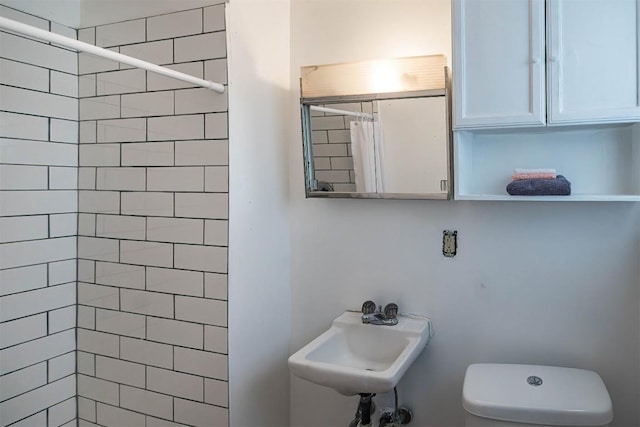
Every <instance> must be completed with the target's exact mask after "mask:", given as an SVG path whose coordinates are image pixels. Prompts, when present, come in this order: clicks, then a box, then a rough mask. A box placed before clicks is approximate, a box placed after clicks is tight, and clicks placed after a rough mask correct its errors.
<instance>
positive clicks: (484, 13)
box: [453, 0, 545, 129]
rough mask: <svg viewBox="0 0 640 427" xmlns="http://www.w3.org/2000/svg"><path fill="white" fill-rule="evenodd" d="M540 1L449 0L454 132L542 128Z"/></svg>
mask: <svg viewBox="0 0 640 427" xmlns="http://www.w3.org/2000/svg"><path fill="white" fill-rule="evenodd" d="M544 52H545V50H544V1H543V0H454V2H453V84H454V86H453V91H454V127H455V128H456V129H464V128H481V127H505V126H536V125H544V124H545V74H544V59H545V58H544V56H545V55H544Z"/></svg>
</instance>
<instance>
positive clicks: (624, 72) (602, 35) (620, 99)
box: [547, 0, 640, 124]
mask: <svg viewBox="0 0 640 427" xmlns="http://www.w3.org/2000/svg"><path fill="white" fill-rule="evenodd" d="M638 9H639V5H638V1H637V0H615V1H611V0H579V1H577V0H547V52H548V61H547V76H548V98H549V102H548V109H547V115H548V122H549V124H569V123H604V122H630V121H638V120H640V103H639V101H640V99H639V91H638V81H639V80H638V78H639V75H638V52H639V50H638V48H639V43H638V36H639V35H640V32H639V31H638V29H639V26H638V22H639V19H638V16H639V15H638V13H639V10H638Z"/></svg>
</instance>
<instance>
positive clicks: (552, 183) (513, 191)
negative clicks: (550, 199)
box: [507, 175, 571, 196]
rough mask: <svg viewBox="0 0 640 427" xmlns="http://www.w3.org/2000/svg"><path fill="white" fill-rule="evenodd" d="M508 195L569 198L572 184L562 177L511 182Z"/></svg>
mask: <svg viewBox="0 0 640 427" xmlns="http://www.w3.org/2000/svg"><path fill="white" fill-rule="evenodd" d="M507 193H509V194H510V195H512V196H568V195H570V194H571V183H570V182H569V181H568V180H567V178H565V177H564V176H562V175H558V176H557V177H556V179H522V180H518V181H511V182H510V183H509V185H507Z"/></svg>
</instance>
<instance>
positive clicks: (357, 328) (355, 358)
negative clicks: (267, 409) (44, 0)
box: [289, 311, 431, 396]
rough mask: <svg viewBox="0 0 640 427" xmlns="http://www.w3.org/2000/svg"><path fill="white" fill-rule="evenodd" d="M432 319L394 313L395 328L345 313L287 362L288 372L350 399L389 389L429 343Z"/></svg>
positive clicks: (391, 388) (356, 313)
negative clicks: (367, 321)
mask: <svg viewBox="0 0 640 427" xmlns="http://www.w3.org/2000/svg"><path fill="white" fill-rule="evenodd" d="M430 331H431V321H430V320H429V319H428V318H426V317H420V316H414V315H409V316H404V315H398V324H397V325H395V326H384V325H371V324H363V323H362V320H361V313H360V312H352V311H347V312H345V313H343V314H342V315H340V316H339V317H337V318H336V319H335V320H334V321H333V324H332V325H331V327H330V328H329V329H328V330H327V331H326V332H324V333H323V334H322V335H320V336H319V337H317V338H316V339H314V340H313V341H311V342H310V343H309V344H307V345H306V346H304V347H303V348H301V349H300V350H299V351H297V352H296V353H295V354H293V355H292V356H291V357H290V358H289V369H290V370H291V373H292V374H293V375H295V376H297V377H300V378H302V379H305V380H308V381H311V382H313V383H316V384H319V385H323V386H325V387H330V388H333V389H335V390H337V391H338V392H340V393H342V394H344V395H347V396H351V395H355V394H359V393H386V392H388V391H391V390H393V388H394V387H395V386H396V384H398V381H400V379H401V378H402V376H403V375H404V373H405V372H406V371H407V369H408V368H409V366H411V364H412V363H413V361H414V360H415V359H416V357H418V355H419V354H420V352H421V351H422V349H423V348H424V347H425V346H426V345H427V342H428V341H429V337H430Z"/></svg>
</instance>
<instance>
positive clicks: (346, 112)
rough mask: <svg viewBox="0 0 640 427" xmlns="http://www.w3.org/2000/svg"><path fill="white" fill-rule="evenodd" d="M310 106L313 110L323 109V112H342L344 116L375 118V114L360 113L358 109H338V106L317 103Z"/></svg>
mask: <svg viewBox="0 0 640 427" xmlns="http://www.w3.org/2000/svg"><path fill="white" fill-rule="evenodd" d="M309 108H310V109H312V110H313V111H321V112H323V113H333V114H340V115H342V116H355V117H362V118H364V119H369V120H373V114H369V113H359V112H356V111H348V110H338V109H336V108H327V107H319V106H317V105H310V106H309Z"/></svg>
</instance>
